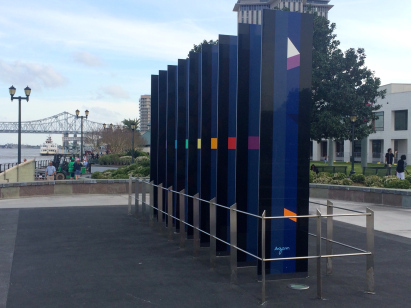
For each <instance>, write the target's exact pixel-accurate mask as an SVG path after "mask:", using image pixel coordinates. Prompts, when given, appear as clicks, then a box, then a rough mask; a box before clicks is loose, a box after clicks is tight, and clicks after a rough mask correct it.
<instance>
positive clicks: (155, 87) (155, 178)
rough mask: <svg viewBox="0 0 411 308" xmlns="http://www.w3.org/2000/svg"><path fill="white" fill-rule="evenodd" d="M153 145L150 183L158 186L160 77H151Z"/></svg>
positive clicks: (155, 200) (151, 147) (155, 192)
mask: <svg viewBox="0 0 411 308" xmlns="http://www.w3.org/2000/svg"><path fill="white" fill-rule="evenodd" d="M150 123H151V126H150V130H151V145H150V181H153V182H154V184H156V185H158V184H159V183H158V175H157V170H158V169H157V164H158V75H151V116H150ZM153 193H154V200H153V201H154V202H153V203H154V206H157V189H156V187H154V190H153Z"/></svg>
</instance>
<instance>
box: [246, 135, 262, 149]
mask: <svg viewBox="0 0 411 308" xmlns="http://www.w3.org/2000/svg"><path fill="white" fill-rule="evenodd" d="M248 149H249V150H258V149H260V137H255V136H249V137H248Z"/></svg>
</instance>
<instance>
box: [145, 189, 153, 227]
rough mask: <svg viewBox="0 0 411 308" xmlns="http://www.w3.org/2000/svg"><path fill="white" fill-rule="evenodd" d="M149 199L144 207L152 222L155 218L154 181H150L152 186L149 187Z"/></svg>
mask: <svg viewBox="0 0 411 308" xmlns="http://www.w3.org/2000/svg"><path fill="white" fill-rule="evenodd" d="M149 198H150V199H149V200H148V202H149V203H148V204H146V206H145V207H144V215H145V216H147V217H148V219H149V220H150V223H152V222H153V219H154V215H153V212H154V181H151V182H150V187H149Z"/></svg>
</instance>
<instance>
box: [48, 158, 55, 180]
mask: <svg viewBox="0 0 411 308" xmlns="http://www.w3.org/2000/svg"><path fill="white" fill-rule="evenodd" d="M55 175H56V167H54V166H53V163H52V162H49V165H48V166H47V168H46V178H47V181H54V176H55Z"/></svg>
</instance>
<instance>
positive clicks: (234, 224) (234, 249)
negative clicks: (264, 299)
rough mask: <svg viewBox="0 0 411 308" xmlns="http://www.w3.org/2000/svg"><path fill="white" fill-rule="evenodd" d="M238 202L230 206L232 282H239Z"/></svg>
mask: <svg viewBox="0 0 411 308" xmlns="http://www.w3.org/2000/svg"><path fill="white" fill-rule="evenodd" d="M236 210H237V203H234V204H233V205H232V206H231V207H230V242H231V246H230V267H231V283H232V284H237V283H238V279H237V211H236Z"/></svg>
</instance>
